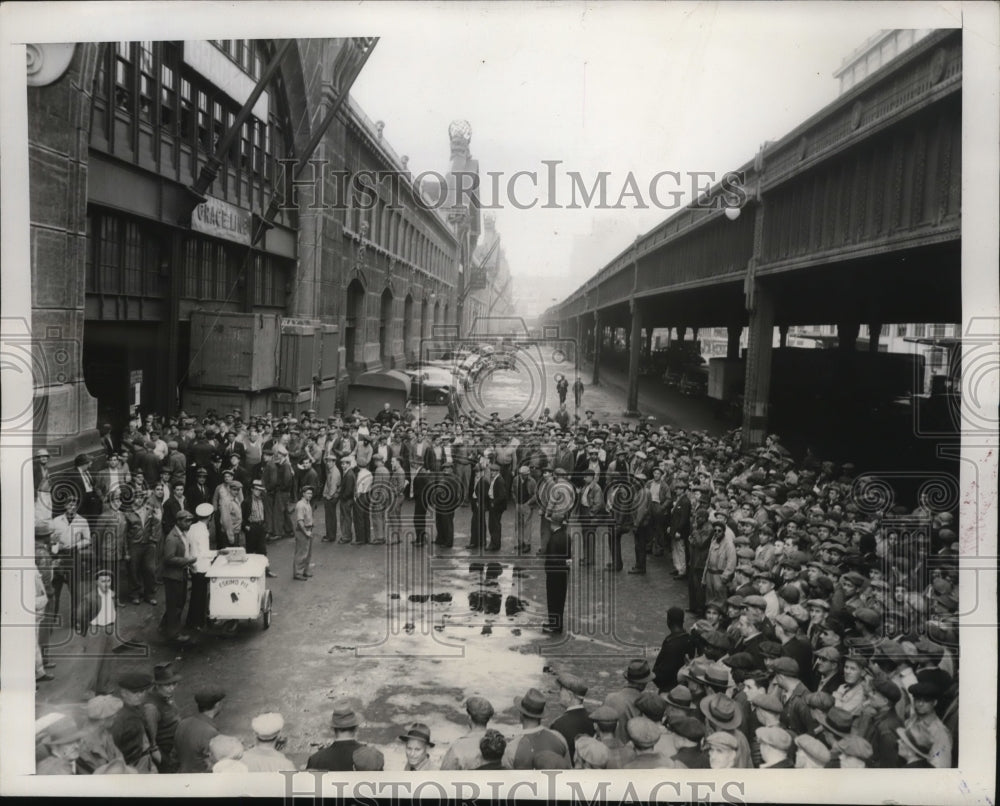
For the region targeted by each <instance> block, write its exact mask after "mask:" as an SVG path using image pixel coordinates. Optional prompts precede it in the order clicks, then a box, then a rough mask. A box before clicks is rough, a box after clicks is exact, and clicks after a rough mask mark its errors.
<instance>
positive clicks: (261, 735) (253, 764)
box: [240, 712, 296, 772]
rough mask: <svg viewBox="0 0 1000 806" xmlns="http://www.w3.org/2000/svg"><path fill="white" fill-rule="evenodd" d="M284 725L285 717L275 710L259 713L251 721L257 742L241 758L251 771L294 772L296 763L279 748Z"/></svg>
mask: <svg viewBox="0 0 1000 806" xmlns="http://www.w3.org/2000/svg"><path fill="white" fill-rule="evenodd" d="M284 726H285V720H284V718H283V717H282V716H281V714H279V713H274V712H271V713H266V714H258V715H257V716H255V717H254V718H253V720H252V721H251V722H250V728H251V729H252V730H253V733H254V736H255V737H256V739H257V743H256V744H255V745H254V746H253V747H251V748H250V749H249V750H247V751H246V752H245V753H244V754H243V755H242V757H241V758H240V761H242V762H243V763H244V764H246V767H247V769H248V770H249V771H250V772H285V771H290V772H294V770H295V769H296V767H295V764H294V763H293V762H292V761H291V760H290V759H289V758H288V757H287V756H286V755H285V754H284V753H282V752H281V751H280V750H278V748H277V742H278V737H279V736H280V734H281V729H282V728H283V727H284Z"/></svg>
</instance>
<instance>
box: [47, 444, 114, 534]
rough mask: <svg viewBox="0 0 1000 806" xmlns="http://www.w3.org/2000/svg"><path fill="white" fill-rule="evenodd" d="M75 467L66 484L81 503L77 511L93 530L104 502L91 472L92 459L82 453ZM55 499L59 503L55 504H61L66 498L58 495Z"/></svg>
mask: <svg viewBox="0 0 1000 806" xmlns="http://www.w3.org/2000/svg"><path fill="white" fill-rule="evenodd" d="M73 465H74V467H73V469H72V470H70V471H68V473H67V476H66V482H67V483H68V485H69V487H70V488H71V489H72V490H73V494H74V495H75V497H76V500H77V501H78V502H79V503H78V504H77V510H76V511H77V512H78V513H79V514H80V515H81V516H82V517H83V519H84V520H85V521H87V525H88V526H89V527H90V528H91V529H92V530H93V529H94V528H95V527H96V525H97V519H98V518H99V517H100V515H101V511H102V510H103V509H104V502H103V501H102V500H101V494H100V491H99V489H98V487H97V483H96V481H95V480H94V475H93V473H91V472H90V467H91V462H90V457H89V456H87V454H85V453H81V454H80V455H78V456H77V457H76V460H75V461H74V463H73ZM55 498H56V499H57V501H55V502H54V503H59V500H65V498H66V497H65V496H58V495H57V496H55ZM54 514H56V515H58V514H61V513H60V512H58V511H57V512H54Z"/></svg>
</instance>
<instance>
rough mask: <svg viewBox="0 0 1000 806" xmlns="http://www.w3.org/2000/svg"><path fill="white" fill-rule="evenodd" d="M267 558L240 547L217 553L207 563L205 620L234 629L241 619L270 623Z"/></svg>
mask: <svg viewBox="0 0 1000 806" xmlns="http://www.w3.org/2000/svg"><path fill="white" fill-rule="evenodd" d="M267 566H268V561H267V557H265V556H264V555H262V554H247V553H246V551H245V550H244V549H242V548H227V549H222V550H221V551H219V552H217V553H216V554H215V556H214V557H212V559H211V560H210V561H209V562H208V564H207V568H206V569H205V577H206V578H207V580H208V622H209V624H210V625H211V624H213V623H217V622H225V623H226V624H227V626H228V627H229V628H230V629H233V630H234V629H236V627H237V626H238V625H239V623H240V622H247V621H257V620H258V619H260V622H261V626H262V627H263V628H264V629H265V630H266V629H267V628H268V627H270V626H271V602H272V596H271V591H269V590H268V589H267V577H266V571H267Z"/></svg>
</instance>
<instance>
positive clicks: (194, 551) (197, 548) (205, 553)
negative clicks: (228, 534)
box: [184, 502, 215, 630]
mask: <svg viewBox="0 0 1000 806" xmlns="http://www.w3.org/2000/svg"><path fill="white" fill-rule="evenodd" d="M214 512H215V507H213V506H212V505H211V504H209V503H207V502H206V503H203V504H198V506H197V507H196V508H195V510H194V514H195V522H194V523H192V524H191V526H190V528H189V529H188V531H187V543H188V551H189V552H190V553H191V556H192V557H194V558H195V559H196V562H195V563H194V564H193V565H192V566H191V569H190V570H191V598H190V601H189V602H188V614H187V619H186V621H185V623H184V626H186V627H187V628H188V629H189V630H200V629H201V628H202V627H203V626H204V624H205V618H206V617H207V616H208V579H207V578H206V577H205V568H204V566H205V560H206V559H207V558H208V557H209V556H210V555H211V553H212V546H211V537H210V533H209V525H208V523H209V520H210V519H211V517H212V515H213V514H214Z"/></svg>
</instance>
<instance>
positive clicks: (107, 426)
mask: <svg viewBox="0 0 1000 806" xmlns="http://www.w3.org/2000/svg"><path fill="white" fill-rule="evenodd" d="M101 447H102V448H104V452H105V453H106V454H107V455H108V456H111V454H113V453H118V443H117V442H116V441H115V438H114V437H113V436H111V423H104V425H102V426H101Z"/></svg>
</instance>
